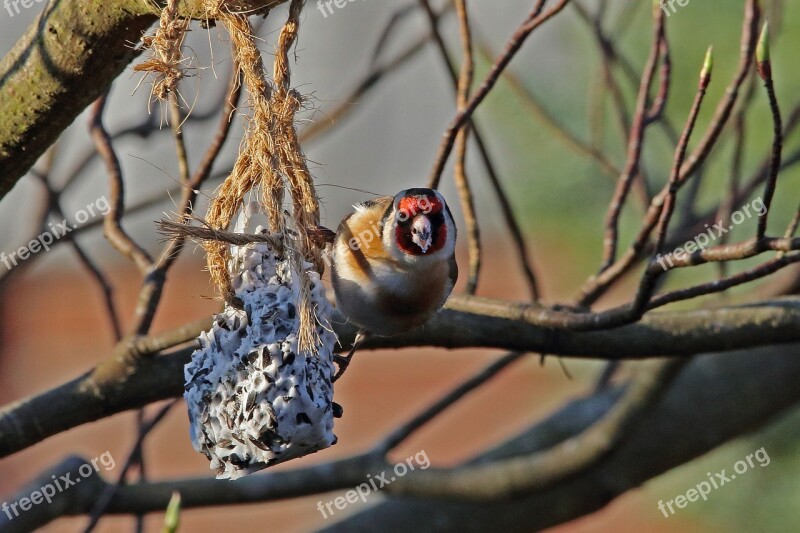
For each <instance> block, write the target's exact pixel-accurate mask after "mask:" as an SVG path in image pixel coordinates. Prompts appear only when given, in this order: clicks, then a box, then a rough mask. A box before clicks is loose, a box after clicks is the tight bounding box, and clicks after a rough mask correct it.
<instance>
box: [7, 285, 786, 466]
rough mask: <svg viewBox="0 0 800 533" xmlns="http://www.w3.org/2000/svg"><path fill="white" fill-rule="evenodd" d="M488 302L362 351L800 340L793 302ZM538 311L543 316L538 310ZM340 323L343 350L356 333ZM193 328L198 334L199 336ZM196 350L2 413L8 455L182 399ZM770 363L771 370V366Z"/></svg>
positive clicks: (650, 350) (453, 309) (670, 347)
mask: <svg viewBox="0 0 800 533" xmlns="http://www.w3.org/2000/svg"><path fill="white" fill-rule="evenodd" d="M537 309H538V308H537V307H533V306H524V305H516V304H509V303H507V302H500V301H495V300H488V299H482V298H452V299H451V301H450V302H449V303H448V308H447V309H445V310H444V311H442V312H441V313H439V314H438V315H437V316H436V317H434V319H433V320H431V321H430V322H429V323H428V324H426V325H425V327H424V328H421V329H418V330H416V331H413V332H410V333H407V334H404V335H399V336H396V337H372V338H370V339H368V340H366V341H364V343H363V348H362V349H376V348H405V347H411V346H433V347H442V348H469V347H485V348H502V349H509V350H519V351H528V352H538V353H549V354H554V355H565V356H573V357H586V358H601V359H608V360H620V359H642V358H647V357H658V356H666V357H669V356H688V355H694V354H698V353H705V352H723V351H731V350H735V349H739V348H748V347H756V346H766V345H770V344H780V343H791V342H796V341H797V331H798V328H800V299H797V298H785V299H779V300H772V301H767V302H761V303H759V304H752V305H747V306H738V307H723V308H719V309H702V310H697V311H684V312H674V313H659V312H656V313H650V314H647V315H645V317H644V318H643V319H642V320H641V321H640V322H637V323H636V324H631V325H628V326H624V327H620V328H615V329H612V330H604V331H591V332H579V331H569V330H564V329H554V328H552V327H550V328H544V327H541V326H537V325H536V324H534V323H532V322H535V321H536V320H539V319H541V318H542V317H544V316H549V317H550V318H549V319H548V320H551V319H552V316H553V315H556V316H557V315H558V312H554V311H547V310H543V309H542V310H538V311H537ZM534 311H535V312H534ZM208 323H210V319H209V320H208V321H202V320H201V321H198V322H196V323H194V324H193V325H192V326H191V328H181V330H180V334H179V335H166V336H165V338H171V339H173V343H172V344H173V345H174V344H177V343H179V342H185V341H186V340H188V339H190V338H192V337H194V335H195V334H196V333H199V331H200V329H201V328H202V327H205V326H204V324H205V325H207V324H208ZM343 323H344V320H342V319H341V317H338V318H335V319H334V324H335V329H336V332H337V334H338V335H339V338H340V341H341V343H342V345H343V347H344V348H349V346H350V345H351V344H352V342H353V339H354V337H355V333H356V331H355V329H354V328H353V327H352V326H349V325H345V324H343ZM192 328H196V329H194V331H191V329H192ZM146 339H149V337H148V338H145V340H142V339H140V340H136V341H133V343H134V344H133V345H132V346H131V347H129V348H130V350H133V351H136V352H137V353H141V352H142V351H146V350H147V348H149V347H154V348H160V349H164V348H165V346H166V345H167V344H169V343H166V342H163V341H162V340H158V339H156V340H149V341H148V340H146ZM190 356H191V348H187V349H183V350H179V351H176V352H175V353H173V354H170V355H162V356H158V357H144V358H142V357H135V358H129V360H125V361H121V360H120V357H121V356H119V355H117V356H114V357H112V358H111V359H109V360H107V361H105V362H104V363H102V364H101V365H99V366H98V367H96V368H95V369H94V370H92V371H91V372H89V373H87V374H84V375H83V376H81V377H78V378H76V379H74V380H72V381H70V382H68V383H65V384H63V385H60V386H58V387H56V388H54V389H52V390H49V391H47V392H44V393H41V394H39V395H36V396H32V397H30V398H27V399H25V400H21V401H19V402H15V403H13V404H10V405H6V406H4V407H3V408H2V409H0V457H4V456H7V455H10V454H12V453H14V452H17V451H20V450H22V449H25V448H27V447H29V446H32V445H34V444H36V443H38V442H40V441H42V440H44V439H45V438H47V437H50V436H52V435H55V434H57V433H59V432H61V431H65V430H67V429H70V428H73V427H76V426H79V425H81V424H85V423H87V422H93V421H95V420H99V419H102V418H105V417H107V416H111V415H113V414H115V413H119V412H122V411H125V410H128V409H135V408H137V407H142V406H144V405H147V404H149V403H152V402H155V401H158V400H164V399H167V398H174V397H177V396H179V395H181V394H183V365H185V364H186V363H188V361H189V357H190ZM765 364H766V363H765Z"/></svg>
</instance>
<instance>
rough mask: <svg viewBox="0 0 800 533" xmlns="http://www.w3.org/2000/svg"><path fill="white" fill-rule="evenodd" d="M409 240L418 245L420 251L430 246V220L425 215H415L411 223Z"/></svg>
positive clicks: (423, 251)
mask: <svg viewBox="0 0 800 533" xmlns="http://www.w3.org/2000/svg"><path fill="white" fill-rule="evenodd" d="M411 240H412V241H413V242H414V244H416V245H417V246H419V249H420V250H422V253H423V254H424V253H425V252H427V251H428V248H430V246H431V221H430V219H429V218H428V217H427V216H425V215H417V216H416V217H415V218H414V222H412V223H411Z"/></svg>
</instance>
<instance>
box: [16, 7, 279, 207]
mask: <svg viewBox="0 0 800 533" xmlns="http://www.w3.org/2000/svg"><path fill="white" fill-rule="evenodd" d="M284 1H285V0H237V1H234V2H225V4H226V6H227V7H228V8H229V9H231V10H234V11H246V12H251V13H255V12H262V11H264V10H266V9H270V8H272V7H274V6H276V5H279V4H281V3H283V2H284ZM203 4H204V2H203V1H202V0H187V1H185V2H181V3H180V5H181V16H186V17H192V18H202V17H203V15H204V13H205V10H204V8H203ZM156 20H158V11H157V10H156V9H155V8H154V7H153V6H152V4H151V3H149V2H144V1H142V0H114V1H113V2H107V1H105V2H104V1H101V0H91V1H87V0H53V1H52V2H49V3H48V4H47V5H46V7H45V9H44V10H43V11H42V13H41V14H40V15H39V16H38V17H37V18H36V20H35V21H34V22H33V24H31V26H30V28H28V30H27V31H26V32H25V35H23V36H22V38H21V39H20V40H19V41H18V42H17V43H16V45H14V48H12V49H11V51H10V52H9V53H8V54H6V56H5V57H4V58H3V59H2V61H0V102H2V107H0V168H2V169H3V173H2V176H0V199H2V198H3V197H4V196H5V195H6V193H7V192H8V191H9V190H11V188H12V187H13V186H14V184H15V183H16V182H17V180H18V179H19V178H20V177H22V176H23V175H24V174H25V173H26V172H27V171H28V170H29V169H30V168H31V167H32V166H33V164H34V163H35V162H36V160H37V159H38V158H39V156H41V155H42V154H43V153H44V151H45V150H47V148H48V147H49V146H50V145H51V144H53V142H55V140H56V139H57V138H58V136H59V135H60V134H61V132H62V131H64V129H66V128H67V127H68V126H69V125H70V124H71V123H72V121H73V120H75V118H76V117H77V116H78V115H79V114H80V113H81V111H83V110H84V109H85V108H86V107H87V106H88V105H89V104H90V103H91V102H92V101H94V100H95V99H96V98H98V97H99V96H100V95H101V94H103V93H104V92H105V91H106V90H108V87H109V86H110V85H111V82H112V81H114V79H115V78H116V77H117V76H118V75H119V74H120V73H121V72H122V71H123V70H124V69H125V67H126V65H128V63H130V62H131V61H132V60H133V59H134V58H135V57H136V56H137V55H138V53H139V51H138V50H137V49H135V48H134V47H133V44H132V43H137V42H139V39H140V37H141V36H142V33H143V32H144V31H146V30H147V28H148V27H149V26H150V25H151V24H153V23H154V22H155V21H156Z"/></svg>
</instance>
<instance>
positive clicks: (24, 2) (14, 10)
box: [3, 0, 44, 17]
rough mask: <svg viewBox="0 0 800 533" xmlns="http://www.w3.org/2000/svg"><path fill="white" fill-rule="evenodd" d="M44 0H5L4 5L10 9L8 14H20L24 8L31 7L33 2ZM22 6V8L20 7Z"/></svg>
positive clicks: (42, 0) (10, 15)
mask: <svg viewBox="0 0 800 533" xmlns="http://www.w3.org/2000/svg"><path fill="white" fill-rule="evenodd" d="M42 2H44V0H3V7H4V8H6V11H8V16H9V17H13V16H14V15H19V13H20V11H21V10H22V9H30V8H31V7H33V4H41V3H42ZM20 8H21V9H20Z"/></svg>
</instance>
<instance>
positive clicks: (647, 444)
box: [0, 345, 800, 531]
mask: <svg viewBox="0 0 800 533" xmlns="http://www.w3.org/2000/svg"><path fill="white" fill-rule="evenodd" d="M799 356H800V345H792V346H790V347H784V348H765V349H760V350H755V351H750V352H741V351H740V352H736V353H733V354H729V355H715V356H709V357H703V358H699V359H696V360H694V361H692V362H691V363H690V364H689V365H688V366H687V368H686V369H685V370H684V371H683V372H682V373H681V374H680V375H679V376H678V377H677V378H676V379H675V381H674V382H673V384H672V386H671V387H670V388H669V390H668V392H667V394H666V395H665V396H664V398H663V399H662V400H661V401H659V402H657V404H656V405H654V406H653V408H652V411H650V412H649V415H648V416H647V417H645V418H644V419H643V420H641V422H640V423H639V424H638V425H637V426H636V427H635V428H632V429H631V432H630V434H629V435H628V436H627V437H626V438H625V439H624V440H623V441H622V442H621V443H620V444H619V448H618V449H616V450H615V451H614V452H613V453H611V454H609V455H607V456H606V457H605V458H604V459H603V460H602V461H600V462H599V463H597V464H595V465H593V466H591V467H589V468H588V469H586V470H583V471H581V472H579V473H576V475H575V476H574V477H571V478H570V479H568V480H564V481H562V482H561V483H558V484H555V485H548V486H546V487H544V488H542V489H541V490H538V491H536V492H534V493H531V494H528V495H526V496H525V497H523V498H519V499H515V500H511V501H504V502H499V503H498V502H494V503H491V502H489V503H482V504H481V505H475V502H472V501H461V502H458V501H452V500H451V501H441V500H438V499H432V498H430V494H428V497H426V498H424V499H423V498H418V499H408V498H407V497H409V496H414V495H417V496H422V495H423V494H426V493H427V492H429V491H427V490H426V487H425V485H424V484H423V483H417V482H416V481H415V479H417V480H419V479H421V478H417V477H416V474H427V472H431V471H432V469H431V470H427V471H414V472H409V473H408V474H407V475H406V476H405V477H403V478H402V483H400V482H397V483H393V484H390V485H387V486H385V487H383V489H382V491H381V492H382V494H384V495H391V494H393V493H395V491H396V490H397V491H402V493H403V495H404V496H406V498H403V499H397V500H390V501H389V502H387V503H384V504H381V505H378V506H376V507H373V508H371V509H369V510H367V511H365V512H363V513H361V514H359V515H356V516H354V517H352V518H350V519H349V520H346V521H344V522H341V523H339V524H335V525H333V526H332V527H331V528H330V529H329V531H360V530H372V529H374V525H375V524H376V523H380V524H381V529H382V530H383V531H408V530H410V529H412V528H413V529H414V530H415V531H433V530H434V528H436V529H435V530H436V531H478V530H482V529H476V528H480V527H481V526H480V524H487V523H491V524H493V525H494V526H495V528H496V529H497V530H498V531H532V530H539V529H543V528H545V527H548V526H552V525H555V524H558V523H561V522H564V521H567V520H569V519H572V518H576V517H578V516H581V515H583V514H586V513H589V512H592V511H594V510H597V509H599V508H601V507H603V506H604V505H606V504H607V503H608V502H610V501H611V500H613V499H614V498H615V497H616V496H617V495H619V494H622V493H623V492H625V491H627V490H630V489H631V488H634V487H637V486H639V485H641V484H642V483H644V482H645V481H646V480H648V479H650V478H653V477H655V476H658V475H659V474H661V473H663V472H665V471H667V470H669V469H671V468H674V467H676V466H678V465H680V464H683V463H685V462H688V461H690V460H691V459H693V458H695V457H698V456H700V455H702V454H704V453H706V452H708V451H709V450H711V449H713V448H715V447H716V446H718V445H720V444H722V443H724V442H726V441H728V440H730V439H732V438H734V437H736V436H739V435H741V434H743V433H746V432H748V431H752V430H753V429H755V428H757V427H759V426H760V425H763V424H764V423H766V422H768V421H769V420H770V419H771V418H773V417H774V416H776V415H778V414H780V413H781V412H782V411H783V410H785V409H786V408H788V407H791V406H792V405H794V404H796V403H797V402H798V401H800V388H798V387H797V386H796V383H797V381H798V379H800V357H799ZM766 360H768V361H769V364H765V363H764V361H766ZM618 396H619V390H612V389H606V390H604V391H602V392H600V393H597V394H595V395H593V396H590V397H587V398H584V399H580V400H577V401H574V402H572V403H571V404H568V405H567V406H566V407H564V408H563V409H561V410H560V411H558V412H556V413H554V414H553V415H552V416H551V417H550V418H548V419H547V420H545V421H544V422H542V423H540V424H537V425H536V426H534V427H532V428H531V429H529V430H527V431H525V432H524V433H522V434H521V435H519V436H517V437H515V438H513V439H511V440H509V441H507V442H506V443H504V444H502V445H500V446H499V447H498V448H496V449H494V450H491V451H489V452H487V453H485V454H483V455H481V456H479V457H476V458H474V459H473V460H472V461H470V463H468V464H476V463H478V462H480V463H482V464H483V463H486V462H488V461H497V460H500V459H509V458H514V457H521V456H525V455H529V454H531V453H535V452H541V451H543V450H546V449H549V448H552V447H553V446H555V445H556V444H558V443H559V442H563V441H565V440H566V439H569V438H571V437H574V436H575V435H577V434H579V433H581V432H583V431H585V430H586V428H587V427H588V426H590V425H591V424H592V423H593V422H595V421H596V420H597V419H598V417H602V416H603V415H604V414H605V413H607V412H608V411H609V409H611V408H612V407H613V405H614V402H615V400H616V399H617V398H618ZM731 397H736V398H738V399H740V400H741V401H737V402H731V401H730V398H731ZM432 459H433V460H434V461H435V458H432ZM78 463H79V461H77V460H72V462H71V463H70V464H65V465H59V467H58V468H56V470H54V471H52V472H47V473H45V474H43V476H42V478H41V479H46V478H49V475H50V474H53V473H56V472H63V471H71V470H73V469H74V468H76V467H77V464H78ZM387 468H390V467H389V466H388V465H386V463H385V462H384V461H383V460H382V459H381V458H380V457H378V456H375V455H361V456H356V457H353V458H349V459H344V460H339V461H335V462H331V463H326V464H322V465H317V466H312V467H307V468H302V469H297V470H293V471H282V472H269V473H266V474H257V475H253V476H249V477H247V478H244V479H240V480H238V481H236V482H233V483H232V482H229V481H218V480H214V479H210V478H196V479H182V480H171V481H162V482H155V483H143V484H139V485H132V486H126V487H121V488H120V489H119V492H118V493H117V495H116V496H115V498H114V499H113V500H112V502H111V504H110V506H109V513H112V514H114V513H136V512H158V511H161V510H163V509H164V508H165V507H166V505H167V502H168V501H169V498H170V496H171V493H172V491H173V490H178V491H180V493H181V496H182V498H183V507H184V508H186V509H188V508H194V507H204V506H212V505H228V504H234V503H254V502H260V501H270V500H279V499H285V498H292V497H298V496H303V495H309V494H320V493H324V492H329V491H332V490H338V489H351V488H355V487H356V486H358V485H359V484H361V483H363V482H364V480H365V479H367V474H370V475H375V474H380V473H381V472H382V471H384V470H386V469H387ZM395 485H396V486H397V489H395V488H394V487H395ZM104 487H105V484H103V483H93V484H89V483H87V484H85V486H84V485H83V484H81V485H80V486H78V487H73V488H72V489H71V490H69V491H63V492H62V493H60V494H59V496H58V498H59V503H58V505H55V504H54V505H48V506H43V507H42V510H41V511H42V512H41V513H26V515H25V516H26V520H28V521H27V523H26V524H25V525H22V524H20V527H21V528H20V529H13V528H14V527H15V526H16V525H17V520H18V519H15V520H14V521H5V516H4V515H3V514H2V513H0V526H2V527H3V530H4V531H5V530H6V529H5V528H8V531H28V530H30V529H32V528H35V527H38V526H42V525H44V524H45V523H47V522H49V521H51V520H53V519H55V518H56V517H58V516H61V515H62V513H63V514H85V513H87V512H89V510H90V509H91V507H92V505H93V503H94V501H95V500H96V498H97V496H98V495H99V494H100V493H101V492H102V491H103V490H104ZM415 487H416V488H415ZM20 494H22V493H20ZM654 506H655V502H654ZM310 512H311V511H310ZM654 512H656V511H655V510H654ZM26 527H27V529H26ZM484 529H485V528H484Z"/></svg>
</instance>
